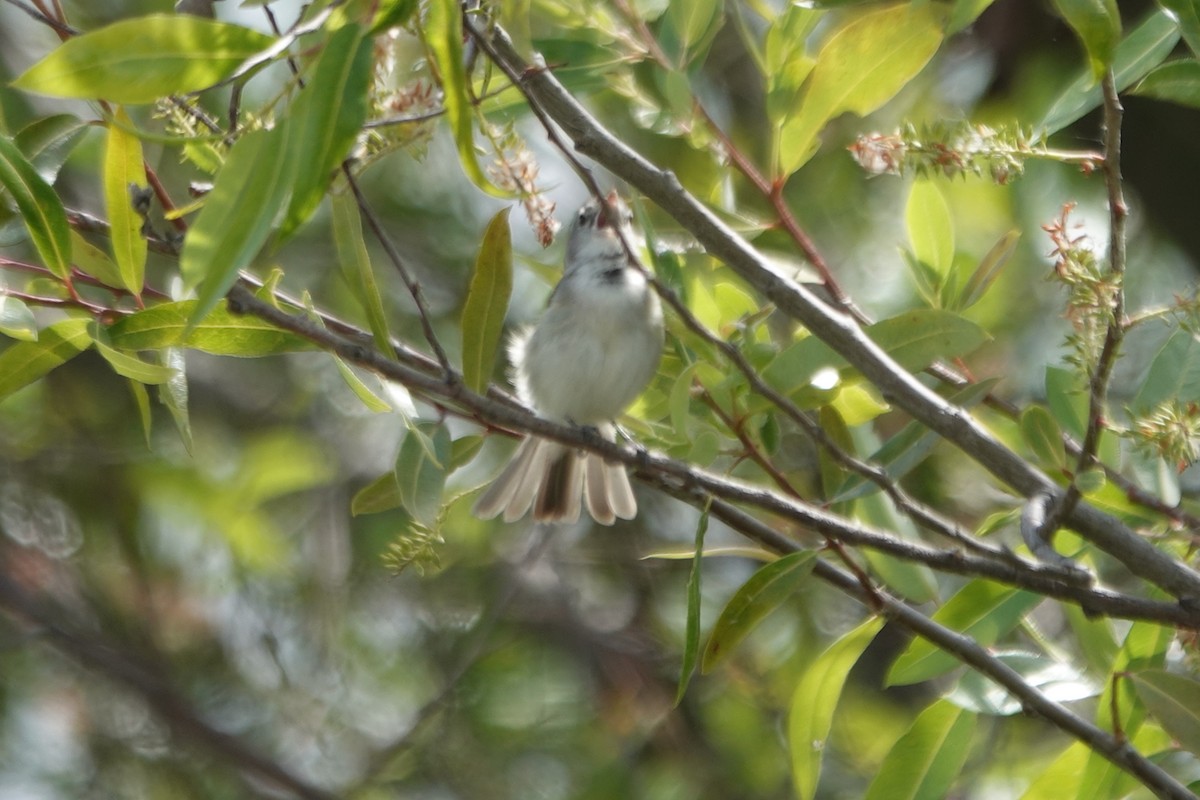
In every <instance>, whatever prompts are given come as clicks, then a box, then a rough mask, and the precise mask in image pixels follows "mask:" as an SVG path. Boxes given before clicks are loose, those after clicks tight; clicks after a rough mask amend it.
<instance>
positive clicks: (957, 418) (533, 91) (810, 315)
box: [466, 21, 1200, 608]
mask: <svg viewBox="0 0 1200 800" xmlns="http://www.w3.org/2000/svg"><path fill="white" fill-rule="evenodd" d="M466 24H467V26H468V29H469V32H470V33H471V35H473V36H475V37H477V38H479V39H483V40H486V41H487V43H488V45H489V49H490V50H491V51H492V52H493V53H494V57H495V58H497V59H499V61H500V62H501V63H502V64H504V65H505V66H506V68H507V70H510V71H511V72H512V73H514V74H517V75H519V76H520V85H521V87H522V90H523V91H525V92H526V93H527V94H528V95H529V96H532V97H534V98H536V100H537V102H538V104H539V105H540V106H541V107H542V109H544V111H545V112H546V113H547V114H548V115H549V117H550V118H551V119H553V120H554V122H555V123H556V124H557V125H558V126H559V127H560V128H561V129H562V130H563V131H564V132H565V133H566V135H567V136H568V137H569V138H570V139H571V140H572V142H573V143H574V146H575V149H576V150H577V151H578V152H580V153H582V154H584V155H587V156H589V157H590V158H592V159H594V160H595V161H597V162H598V163H600V164H601V165H603V166H604V167H606V168H607V169H609V170H610V171H611V172H613V173H614V174H615V175H617V176H619V177H620V178H622V179H623V180H626V181H628V182H629V183H630V184H631V185H633V186H635V187H636V188H637V189H638V190H639V191H641V192H643V193H644V194H645V195H646V196H647V197H649V198H650V199H651V200H652V201H654V202H655V203H656V204H657V205H658V206H659V207H660V208H662V209H663V210H664V211H666V212H667V213H668V214H670V215H671V216H672V217H674V218H675V220H676V221H677V222H678V223H679V224H680V225H682V226H683V227H684V228H686V229H687V230H688V231H689V232H691V233H692V234H693V235H694V236H695V237H696V239H697V240H698V241H699V242H700V243H701V244H702V245H703V246H704V247H705V248H706V249H707V250H708V251H709V252H710V253H711V254H712V255H714V256H715V257H716V258H718V259H720V260H721V261H723V262H724V263H725V264H726V265H728V266H729V267H730V268H731V269H733V270H734V271H735V272H737V273H738V274H739V275H740V276H741V277H742V278H743V279H744V280H745V281H746V282H747V283H749V284H750V286H752V287H753V288H754V289H756V290H757V291H758V292H759V293H760V294H762V295H763V296H764V297H765V298H767V299H768V300H770V301H771V302H773V303H774V304H775V305H776V306H777V307H778V308H779V309H780V310H782V311H783V312H784V313H786V314H788V315H789V316H791V317H793V318H795V319H797V320H799V321H800V322H801V323H803V324H804V325H805V326H806V327H807V328H808V329H809V330H810V331H812V333H813V334H815V335H816V336H818V337H820V338H821V339H822V340H823V341H824V342H826V343H827V344H828V345H829V346H830V347H832V348H833V349H834V350H835V351H837V352H838V353H839V354H840V355H842V356H843V357H844V358H846V360H847V361H849V362H850V364H852V365H853V366H854V367H856V368H857V369H858V370H859V371H860V372H861V373H862V374H863V375H864V377H866V379H867V380H869V381H871V383H873V384H874V385H875V386H876V387H877V388H878V389H879V390H880V391H881V392H882V393H883V395H884V397H885V398H886V399H887V400H888V401H889V402H893V403H895V404H896V405H898V406H899V407H901V408H903V409H904V410H905V411H907V412H908V413H909V414H911V415H912V416H913V417H915V418H916V419H917V420H919V421H920V422H921V423H923V424H924V425H926V426H927V427H929V428H930V429H931V430H933V431H934V432H936V433H938V434H939V435H941V436H942V437H944V438H946V439H948V440H949V441H951V442H953V443H954V444H955V445H956V446H958V447H959V448H960V449H961V450H962V451H963V452H964V453H966V454H967V455H968V456H969V457H970V458H972V459H974V460H975V461H976V462H978V463H979V464H980V465H981V466H983V467H984V468H985V469H986V470H987V471H988V472H990V473H991V474H992V475H994V476H995V477H997V478H998V479H1000V480H1001V481H1003V482H1004V483H1006V484H1008V485H1009V486H1011V487H1013V488H1014V489H1016V490H1017V491H1019V492H1021V493H1022V494H1023V495H1025V496H1026V497H1028V496H1032V495H1034V494H1036V493H1037V492H1050V493H1051V494H1052V495H1053V496H1055V497H1056V498H1057V497H1059V496H1060V495H1061V494H1062V492H1063V490H1062V489H1060V488H1059V487H1058V486H1056V485H1055V484H1054V483H1053V482H1052V481H1051V480H1050V479H1049V478H1048V477H1047V476H1046V475H1045V474H1043V473H1042V472H1041V471H1039V470H1037V469H1036V468H1035V467H1033V466H1031V465H1030V464H1029V463H1027V462H1026V461H1025V460H1024V459H1023V458H1021V457H1020V456H1019V455H1017V454H1016V453H1014V452H1012V451H1011V450H1009V449H1008V448H1007V447H1005V446H1004V445H1003V444H1001V443H1000V442H999V441H998V440H996V439H995V438H994V437H993V436H992V435H991V434H990V433H988V431H987V430H986V429H985V428H984V427H983V426H982V425H981V424H979V423H978V422H977V421H976V420H975V419H974V418H973V417H971V415H970V414H968V413H967V412H966V411H965V410H963V409H962V408H959V407H957V406H954V405H952V404H950V403H948V402H947V401H946V400H944V399H943V398H942V397H940V396H939V395H937V394H936V393H935V392H934V391H933V390H931V389H929V388H928V387H926V386H925V385H924V384H922V383H920V382H919V381H918V380H917V379H916V378H915V377H914V376H913V375H911V374H910V373H908V372H907V371H905V370H904V369H903V368H901V367H900V366H899V365H898V364H896V363H895V362H894V361H893V360H892V359H891V358H890V357H889V356H888V355H887V354H886V353H885V352H884V351H883V350H882V349H880V348H879V346H878V345H876V344H875V343H874V342H873V341H871V340H870V339H869V338H868V337H867V336H866V334H865V333H864V332H863V331H862V329H861V328H860V327H859V326H858V325H856V324H855V323H854V321H853V320H852V319H851V318H849V317H847V316H845V315H843V314H839V313H837V312H836V311H833V310H832V309H831V308H830V307H829V306H827V305H826V304H825V303H823V302H822V301H821V300H820V299H818V298H817V297H816V296H815V295H814V294H812V292H810V291H809V290H808V289H806V288H805V287H804V286H802V285H801V284H799V283H797V282H796V281H795V280H793V279H792V278H791V277H790V276H787V275H785V274H783V273H782V272H781V271H779V270H778V269H777V268H775V267H773V266H772V265H771V264H770V263H769V262H768V261H767V260H766V259H764V258H763V257H762V256H761V255H760V254H759V253H758V252H757V251H756V250H754V248H753V247H751V246H750V245H749V244H748V243H747V242H746V241H745V240H744V239H742V238H741V237H740V236H738V235H737V234H736V233H735V232H734V231H733V230H731V229H730V228H729V227H728V226H727V225H725V224H724V223H723V222H722V221H721V220H720V219H719V218H718V217H717V216H716V215H714V214H713V213H712V212H710V211H709V210H708V209H707V208H706V207H705V206H704V205H703V204H701V203H700V202H698V201H697V200H696V199H695V198H694V197H693V196H692V195H691V194H689V193H688V192H687V191H686V190H685V189H684V188H683V186H682V185H681V184H680V182H679V180H678V179H677V178H676V177H675V175H674V174H673V173H671V172H669V171H664V170H661V169H659V168H658V167H656V166H655V165H653V164H652V163H650V162H649V161H647V160H646V159H644V158H643V157H642V156H640V155H639V154H638V153H636V152H634V151H633V150H632V149H631V148H629V146H628V145H626V144H625V143H624V142H622V141H621V140H620V139H618V138H617V137H615V136H613V135H612V134H611V133H610V132H609V131H608V130H606V129H605V128H604V127H603V126H602V125H601V124H600V123H599V122H598V121H597V120H596V119H595V118H594V117H593V116H592V115H591V114H590V113H588V112H587V111H586V110H585V109H584V108H583V107H582V106H581V105H580V104H579V103H578V101H576V100H575V98H574V97H573V96H572V95H571V94H570V93H569V92H567V90H566V89H565V88H564V87H563V86H562V84H560V83H559V82H558V80H557V78H555V77H554V75H553V74H552V73H551V72H550V71H549V70H548V69H546V68H545V66H544V64H538V65H536V66H534V67H533V68H531V67H530V65H529V64H528V63H526V62H525V61H524V59H522V58H521V56H520V55H519V54H518V53H517V52H516V50H515V48H514V47H513V45H512V41H511V40H510V39H509V38H508V35H507V34H506V33H505V32H504V31H503V30H502V29H501V28H500V27H498V26H496V27H494V28H493V29H492V30H491V31H490V32H489V33H484V32H481V31H479V30H478V29H477V28H476V27H475V26H474V24H473V23H472V22H471V21H468V22H467V23H466ZM1067 522H1069V523H1070V524H1071V526H1072V527H1073V528H1075V529H1076V530H1078V531H1079V532H1080V533H1081V534H1082V535H1083V536H1084V537H1085V538H1086V539H1088V540H1089V541H1090V542H1092V543H1093V544H1095V545H1096V546H1097V547H1099V548H1100V549H1102V550H1104V551H1105V552H1107V553H1109V554H1110V555H1112V556H1113V557H1114V558H1116V559H1117V560H1119V561H1121V562H1122V563H1123V564H1125V565H1126V567H1128V568H1129V569H1130V570H1131V571H1132V572H1134V573H1135V574H1137V575H1139V576H1140V577H1142V578H1144V579H1146V580H1148V581H1150V582H1152V583H1155V584H1157V585H1158V586H1160V587H1162V588H1163V589H1165V590H1167V591H1168V592H1170V593H1171V594H1173V595H1175V596H1177V597H1179V598H1180V600H1181V601H1183V602H1185V603H1187V604H1189V605H1191V606H1193V607H1196V608H1200V574H1197V573H1196V572H1195V571H1194V570H1192V569H1190V568H1189V567H1187V566H1186V565H1184V564H1181V563H1179V562H1177V561H1175V560H1174V559H1172V558H1171V557H1170V556H1168V555H1167V554H1165V553H1163V552H1161V551H1160V550H1158V549H1157V548H1155V547H1154V546H1153V545H1152V544H1150V543H1149V542H1147V541H1145V540H1144V539H1142V538H1141V537H1139V536H1138V535H1137V534H1136V533H1134V532H1133V531H1132V530H1130V529H1129V528H1128V527H1127V526H1125V525H1124V524H1123V523H1121V522H1120V521H1119V520H1117V519H1116V518H1115V517H1112V516H1110V515H1108V514H1105V513H1103V512H1100V511H1099V510H1097V509H1095V508H1093V507H1091V506H1089V505H1087V504H1085V503H1080V504H1078V505H1077V506H1076V507H1075V508H1074V509H1072V511H1071V513H1070V515H1069V516H1068V518H1067Z"/></svg>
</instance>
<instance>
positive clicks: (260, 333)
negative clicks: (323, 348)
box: [108, 300, 312, 357]
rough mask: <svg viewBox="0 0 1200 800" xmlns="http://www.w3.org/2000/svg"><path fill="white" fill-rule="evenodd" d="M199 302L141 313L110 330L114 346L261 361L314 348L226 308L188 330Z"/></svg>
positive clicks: (265, 323) (215, 310)
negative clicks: (182, 349)
mask: <svg viewBox="0 0 1200 800" xmlns="http://www.w3.org/2000/svg"><path fill="white" fill-rule="evenodd" d="M196 305H197V302H196V301H195V300H184V301H182V302H178V303H163V304H162V305H157V306H153V307H152V308H148V309H146V310H145V311H138V312H136V313H133V314H130V315H129V316H127V317H124V318H123V319H121V320H119V321H118V322H116V323H114V324H113V325H112V327H110V328H109V329H108V335H109V337H110V338H111V339H112V343H113V346H115V347H117V348H120V349H122V350H161V349H163V348H168V347H187V348H191V349H193V350H202V351H204V352H206V353H212V354H214V355H221V356H245V357H258V356H266V355H275V354H277V353H292V352H296V351H299V350H311V349H312V345H311V344H309V343H308V342H306V341H304V340H303V339H299V338H297V337H296V336H295V335H293V334H291V333H288V332H287V331H284V330H281V329H279V328H276V327H275V326H273V325H271V324H270V323H269V322H265V321H263V320H261V319H259V318H258V317H255V316H251V315H249V314H232V313H230V312H229V310H228V308H226V306H225V304H224V303H220V304H218V305H217V307H216V308H214V309H213V311H212V312H211V313H209V314H208V316H207V317H205V318H204V320H203V321H201V322H200V323H198V324H196V325H195V326H194V327H191V328H189V326H188V322H189V320H190V319H192V318H193V317H194V316H195V312H196Z"/></svg>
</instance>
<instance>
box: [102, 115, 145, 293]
mask: <svg viewBox="0 0 1200 800" xmlns="http://www.w3.org/2000/svg"><path fill="white" fill-rule="evenodd" d="M132 125H133V123H132V122H131V121H130V119H129V115H128V114H126V113H125V110H124V109H123V108H117V110H116V111H115V112H114V114H113V121H112V122H110V123H109V124H108V144H107V146H106V147H105V149H104V205H105V208H106V209H107V210H108V221H109V225H110V235H111V241H112V252H113V256H114V257H115V258H116V260H117V266H118V267H120V276H121V287H123V288H125V289H127V290H128V291H129V292H130V293H131V294H133V295H134V296H135V297H140V296H141V294H142V283H143V281H144V275H145V271H146V238H145V237H144V236H142V217H141V215H139V214H138V213H137V212H136V211H135V210H134V208H133V199H132V197H131V196H130V192H131V190H133V189H134V188H141V187H142V186H145V185H146V170H145V167H144V165H143V163H142V143H141V142H140V141H139V140H138V138H137V137H136V136H134V135H133V134H132V133H129V130H128V129H129V128H130V127H132Z"/></svg>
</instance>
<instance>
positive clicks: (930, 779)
mask: <svg viewBox="0 0 1200 800" xmlns="http://www.w3.org/2000/svg"><path fill="white" fill-rule="evenodd" d="M974 731H975V715H974V714H972V713H970V712H968V711H964V710H963V709H962V708H960V707H958V706H956V705H954V704H953V703H948V702H946V701H945V700H939V701H938V702H936V703H934V704H933V705H931V706H929V707H928V708H926V709H925V710H924V711H922V712H921V713H920V715H919V716H918V717H917V718H916V720H914V721H913V724H912V727H910V728H909V729H908V731H906V732H905V734H904V735H903V736H901V737H900V740H899V741H897V742H896V744H894V745H892V749H891V750H889V751H888V754H887V757H886V758H885V759H884V760H883V764H881V765H880V767H879V772H877V773H876V774H875V778H874V780H872V781H871V785H870V787H869V788H868V789H867V793H866V795H865V797H866V800H919V799H920V800H924V798H939V797H946V796H948V795H949V789H950V787H951V786H953V785H954V780H955V779H956V778H957V777H958V776H959V772H960V771H961V769H962V766H963V764H964V763H965V762H966V759H967V754H968V753H969V752H970V748H971V735H972V734H973V733H974Z"/></svg>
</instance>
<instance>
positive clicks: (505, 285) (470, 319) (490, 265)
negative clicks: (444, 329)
mask: <svg viewBox="0 0 1200 800" xmlns="http://www.w3.org/2000/svg"><path fill="white" fill-rule="evenodd" d="M508 212H509V209H508V208H504V209H502V210H501V211H499V212H498V213H497V214H496V216H494V217H492V221H491V222H489V223H488V226H487V231H485V232H484V234H483V243H482V244H481V245H480V246H479V256H478V257H477V258H476V259H475V273H474V275H472V276H471V285H470V287H469V288H468V289H467V300H466V303H465V304H464V305H463V313H462V341H463V345H462V350H463V354H462V360H463V364H462V369H463V380H464V381H465V382H466V384H467V386H468V387H470V388H471V389H473V390H474V391H476V392H482V391H484V390H485V389H487V385H488V381H490V380H491V377H492V368H493V366H494V365H495V363H496V351H497V350H499V348H500V339H501V337H502V336H503V334H504V315H505V314H506V313H507V312H508V299H509V296H510V295H511V294H512V238H511V234H510V233H509V229H508Z"/></svg>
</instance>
